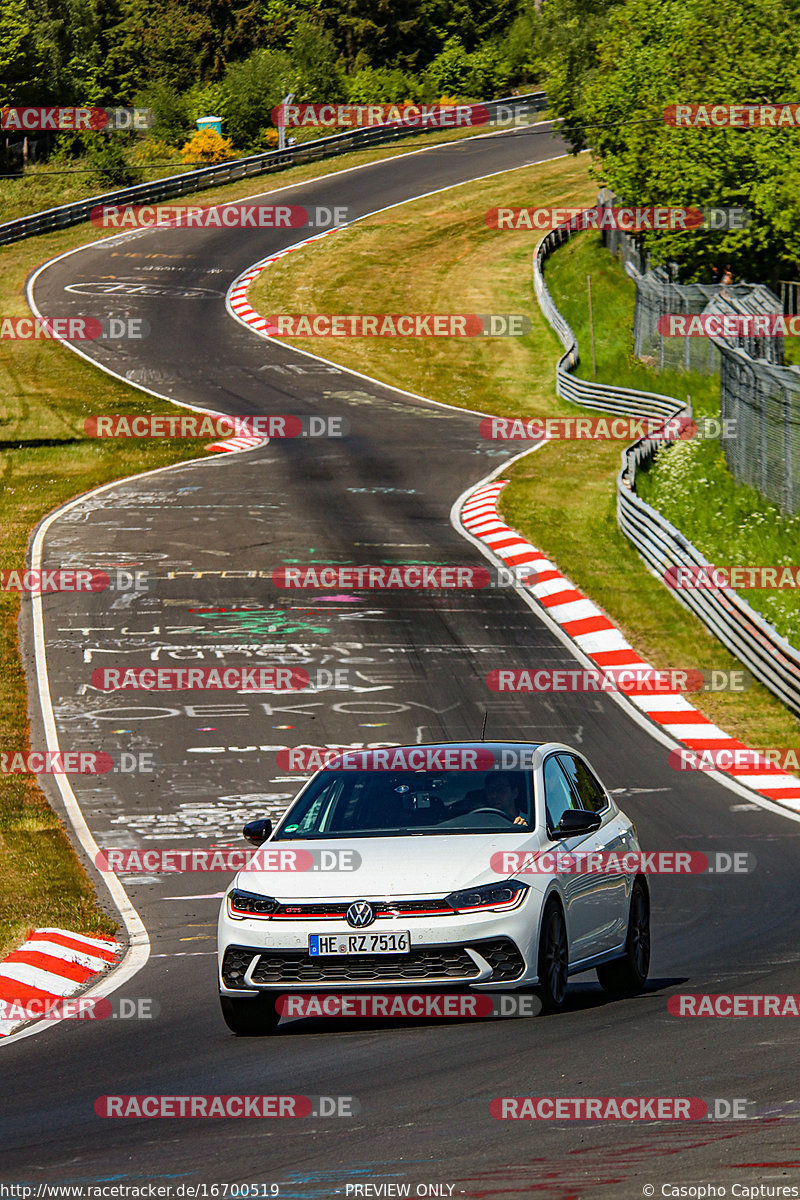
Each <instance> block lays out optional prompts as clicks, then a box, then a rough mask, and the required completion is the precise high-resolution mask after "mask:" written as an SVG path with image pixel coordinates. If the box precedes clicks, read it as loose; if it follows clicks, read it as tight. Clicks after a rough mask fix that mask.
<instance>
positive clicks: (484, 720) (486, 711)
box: [481, 708, 489, 741]
mask: <svg viewBox="0 0 800 1200" xmlns="http://www.w3.org/2000/svg"><path fill="white" fill-rule="evenodd" d="M488 716H489V710H488V708H485V709H484V710H483V727H482V729H481V741H483V740H484V735H485V733H486V718H487V717H488Z"/></svg>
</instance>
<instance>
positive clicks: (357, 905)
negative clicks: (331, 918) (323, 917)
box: [345, 900, 375, 929]
mask: <svg viewBox="0 0 800 1200" xmlns="http://www.w3.org/2000/svg"><path fill="white" fill-rule="evenodd" d="M345 916H346V918H347V924H348V925H352V927H353V929H363V928H364V926H365V925H371V924H372V922H373V921H374V920H375V909H374V908H373V907H372V905H371V904H370V903H369V901H368V900H354V901H353V903H352V904H351V905H350V907H349V908H348V910H347V912H346V913H345Z"/></svg>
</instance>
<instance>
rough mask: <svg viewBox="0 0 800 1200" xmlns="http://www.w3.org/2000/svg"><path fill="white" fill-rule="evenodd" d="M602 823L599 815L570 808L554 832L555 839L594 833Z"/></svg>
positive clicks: (581, 809)
mask: <svg viewBox="0 0 800 1200" xmlns="http://www.w3.org/2000/svg"><path fill="white" fill-rule="evenodd" d="M602 823H603V819H602V817H601V816H600V814H599V813H593V812H586V810H585V809H583V808H568V809H567V811H566V812H565V813H563V814H562V816H561V820H560V821H559V823H558V825H557V826H556V827H555V829H554V830H553V837H554V838H563V837H578V836H580V834H582V833H594V831H595V830H596V829H599V828H600V826H601V825H602Z"/></svg>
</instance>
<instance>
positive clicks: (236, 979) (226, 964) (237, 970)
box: [222, 946, 258, 988]
mask: <svg viewBox="0 0 800 1200" xmlns="http://www.w3.org/2000/svg"><path fill="white" fill-rule="evenodd" d="M257 953H258V951H257V950H246V949H245V948H244V947H243V946H229V947H228V949H227V950H226V951H225V957H224V958H223V960H222V982H223V983H224V984H225V987H227V988H241V987H244V986H245V982H244V976H245V972H246V970H247V968H248V967H249V966H250V963H251V962H252V961H253V955H254V954H257Z"/></svg>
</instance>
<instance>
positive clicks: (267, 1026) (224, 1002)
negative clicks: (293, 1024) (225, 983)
mask: <svg viewBox="0 0 800 1200" xmlns="http://www.w3.org/2000/svg"><path fill="white" fill-rule="evenodd" d="M219 1002H220V1006H221V1008H222V1016H223V1018H224V1020H225V1024H226V1025H227V1026H228V1029H231V1030H232V1031H233V1032H234V1033H236V1034H238V1035H239V1037H260V1036H262V1035H263V1034H266V1033H272V1032H273V1031H274V1030H275V1028H276V1026H277V1024H278V1021H279V1020H280V1014H279V1013H278V1011H277V1009H276V1008H275V999H274V997H273V996H266V995H259V996H220V998H219Z"/></svg>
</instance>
